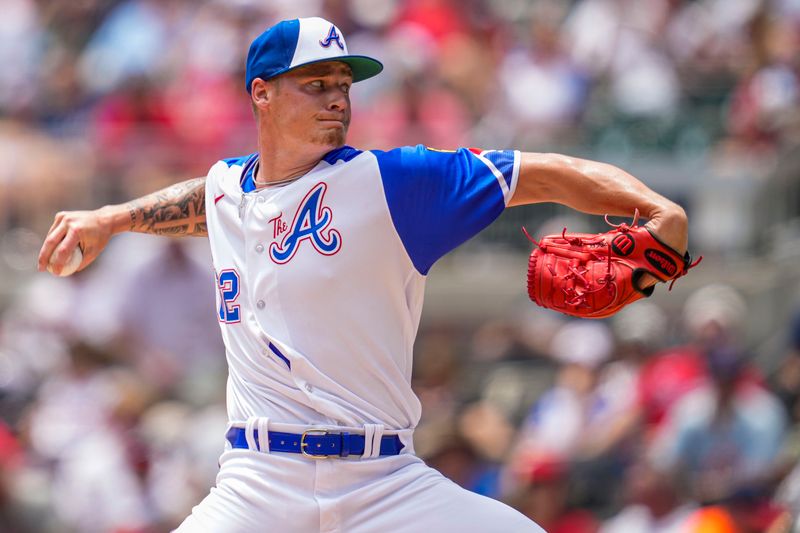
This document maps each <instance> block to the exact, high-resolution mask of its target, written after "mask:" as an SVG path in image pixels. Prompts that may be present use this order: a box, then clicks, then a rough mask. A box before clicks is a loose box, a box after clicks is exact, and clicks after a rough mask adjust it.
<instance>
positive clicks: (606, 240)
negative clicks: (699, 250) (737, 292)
mask: <svg viewBox="0 0 800 533" xmlns="http://www.w3.org/2000/svg"><path fill="white" fill-rule="evenodd" d="M638 218H639V212H638V211H637V212H636V214H635V215H634V218H633V223H632V224H631V225H630V226H629V225H628V224H619V225H617V226H615V225H614V224H611V223H610V222H609V225H611V226H614V229H613V230H611V231H609V232H606V233H599V234H588V233H567V229H566V228H564V231H563V232H562V233H561V234H560V235H547V236H545V237H543V238H542V239H541V240H540V241H538V242H537V241H535V240H533V239H532V238H531V237H530V235H528V239H530V241H531V242H533V243H534V244H535V245H536V247H535V248H534V249H533V251H532V252H531V255H530V259H529V262H528V295H529V296H530V298H531V300H533V301H534V302H535V303H536V304H537V305H540V306H541V307H546V308H548V309H554V310H556V311H560V312H562V313H564V314H567V315H571V316H576V317H580V318H605V317H609V316H611V315H613V314H614V313H616V312H617V311H619V310H620V309H622V308H623V307H625V306H626V305H628V304H629V303H632V302H635V301H636V300H639V299H641V298H644V297H647V296H650V295H651V294H652V293H653V290H654V287H652V286H651V287H647V288H640V287H639V286H638V281H639V280H640V279H641V278H642V276H643V275H644V274H650V275H651V276H653V277H654V278H656V279H657V280H659V281H662V282H666V281H670V280H672V282H673V283H674V281H675V280H676V279H678V278H679V277H681V276H683V275H685V274H686V273H687V272H688V271H689V269H690V268H692V267H694V266H695V265H697V263H699V262H700V259H702V257H701V258H700V259H698V260H697V261H696V262H695V263H692V260H691V257H690V256H689V253H688V252H687V253H686V254H684V255H681V254H680V253H678V252H677V251H676V250H674V249H672V248H670V247H669V246H667V245H666V244H664V243H662V242H661V241H659V240H658V238H657V237H656V236H655V235H654V234H653V233H651V232H650V230H649V229H648V228H646V227H644V226H637V225H636V222H637V221H638ZM606 222H608V218H607V217H606ZM523 231H524V228H523ZM525 234H526V235H527V232H525ZM671 288H672V285H671V284H670V289H671Z"/></svg>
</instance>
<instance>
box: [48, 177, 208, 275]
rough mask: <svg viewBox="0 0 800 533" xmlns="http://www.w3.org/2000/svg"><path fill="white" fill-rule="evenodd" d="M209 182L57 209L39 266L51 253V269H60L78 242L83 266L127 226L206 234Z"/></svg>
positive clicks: (192, 182) (193, 181)
mask: <svg viewBox="0 0 800 533" xmlns="http://www.w3.org/2000/svg"><path fill="white" fill-rule="evenodd" d="M205 183H206V179H205V178H194V179H190V180H188V181H184V182H181V183H176V184H175V185H171V186H169V187H167V188H165V189H162V190H160V191H157V192H154V193H152V194H148V195H147V196H143V197H141V198H138V199H136V200H132V201H130V202H128V203H126V204H119V205H110V206H105V207H102V208H100V209H97V210H94V211H65V212H61V213H58V214H57V215H56V217H55V221H54V222H53V225H52V226H51V227H50V231H48V233H47V237H46V238H45V241H44V243H43V244H42V249H41V251H40V252H39V270H40V271H44V270H45V269H46V268H47V265H48V263H49V262H50V259H51V257H52V263H53V270H54V271H55V272H60V271H61V268H63V266H64V264H66V262H67V259H68V258H69V257H70V255H71V254H72V250H73V249H74V248H75V247H76V246H78V245H80V247H81V250H82V251H83V262H82V263H81V266H80V269H79V270H82V269H84V268H85V267H86V266H88V265H89V264H90V263H91V262H92V261H94V260H95V259H96V258H97V256H98V255H99V254H100V252H101V251H102V250H103V248H105V246H106V245H107V244H108V241H109V240H110V239H111V237H112V236H114V235H116V234H117V233H122V232H125V231H133V232H138V233H151V234H153V235H168V236H175V237H178V236H184V235H195V236H205V235H208V229H207V227H206V207H205V205H206V204H205V198H206V189H205Z"/></svg>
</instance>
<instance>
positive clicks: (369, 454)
mask: <svg viewBox="0 0 800 533" xmlns="http://www.w3.org/2000/svg"><path fill="white" fill-rule="evenodd" d="M383 430H384V427H383V424H364V454H363V455H362V456H361V457H363V458H373V457H378V456H380V454H381V439H382V438H383Z"/></svg>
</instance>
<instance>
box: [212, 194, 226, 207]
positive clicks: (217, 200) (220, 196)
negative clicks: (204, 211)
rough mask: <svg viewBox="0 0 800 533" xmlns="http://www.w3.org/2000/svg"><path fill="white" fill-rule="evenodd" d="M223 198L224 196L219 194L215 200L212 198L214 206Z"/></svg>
mask: <svg viewBox="0 0 800 533" xmlns="http://www.w3.org/2000/svg"><path fill="white" fill-rule="evenodd" d="M223 196H225V195H224V194H220V195H219V196H217V197H216V198H214V205H217V202H219V201H220V200H222V197H223Z"/></svg>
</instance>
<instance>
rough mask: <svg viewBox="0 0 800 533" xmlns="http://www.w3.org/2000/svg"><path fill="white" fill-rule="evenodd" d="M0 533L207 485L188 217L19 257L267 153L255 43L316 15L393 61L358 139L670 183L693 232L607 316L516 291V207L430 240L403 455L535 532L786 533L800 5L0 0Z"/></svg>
mask: <svg viewBox="0 0 800 533" xmlns="http://www.w3.org/2000/svg"><path fill="white" fill-rule="evenodd" d="M1 7H2V9H0V65H2V68H0V313H2V314H0V531H3V532H9V533H18V532H19V533H27V532H64V531H66V532H69V531H75V532H87V533H94V532H97V533H105V532H113V533H123V532H125V533H150V532H160V531H168V530H169V529H170V528H172V527H174V526H175V525H176V524H178V523H179V522H180V520H181V519H182V518H183V517H184V516H185V515H186V514H188V513H189V512H190V509H191V507H192V505H194V504H196V503H197V502H199V501H200V499H201V498H202V497H203V496H204V495H205V494H206V493H207V491H208V489H209V487H210V486H211V485H212V484H213V482H214V477H215V473H216V470H217V462H216V461H217V457H218V455H219V453H220V452H221V450H222V445H223V432H224V428H225V423H226V416H225V409H224V390H225V386H224V385H225V378H226V371H225V362H224V350H223V347H222V344H221V341H220V338H219V331H218V327H217V324H216V323H215V315H214V309H215V307H214V288H213V273H212V270H211V266H210V262H209V252H208V246H207V242H206V241H205V240H204V239H184V240H168V239H157V238H154V237H148V236H134V235H124V236H120V237H117V238H115V239H114V240H113V241H112V244H111V245H110V247H109V248H108V250H107V252H106V253H105V254H104V255H103V256H102V257H101V258H100V260H98V261H97V263H96V264H95V265H93V266H92V267H91V268H89V269H87V270H86V271H84V272H82V273H79V274H77V275H75V276H72V277H70V278H65V279H57V278H55V277H52V276H49V275H47V274H40V273H36V272H35V261H36V254H37V252H38V247H39V245H40V243H41V240H42V238H43V236H44V235H45V233H46V231H47V229H48V227H49V225H50V223H51V221H52V218H53V215H54V213H55V212H56V211H58V210H63V209H87V208H94V207H98V206H100V205H104V204H108V203H116V202H121V201H124V200H127V199H130V198H131V197H135V196H139V195H141V194H143V193H145V192H150V191H152V190H154V189H155V188H159V187H162V186H166V185H167V184H170V183H173V182H175V181H179V180H183V179H187V178H189V177H193V176H202V175H205V173H206V171H207V169H208V168H209V167H210V166H211V164H213V163H214V162H215V161H216V160H218V159H220V158H223V157H231V156H234V155H242V154H246V153H250V152H253V151H254V150H255V128H254V125H253V122H252V115H251V111H250V107H249V101H248V99H247V96H246V93H245V91H244V87H243V81H242V80H243V69H244V57H245V54H246V50H247V46H248V45H249V42H250V41H251V40H252V39H253V38H254V37H255V36H256V35H257V34H258V33H260V32H261V31H263V29H264V28H265V27H267V26H269V25H271V24H272V23H274V22H276V21H277V20H280V19H282V18H293V17H296V16H312V15H321V16H324V17H326V18H329V19H330V20H332V21H335V22H336V24H337V25H338V26H339V27H340V28H341V30H342V31H343V32H344V33H345V35H346V36H347V42H348V47H349V48H350V51H351V52H353V53H358V52H365V53H369V54H370V55H373V56H375V57H378V58H380V59H381V60H383V61H384V63H385V65H386V70H385V71H384V73H383V74H381V76H379V77H377V78H375V79H373V80H369V81H366V82H364V83H361V84H359V85H357V86H356V87H355V88H354V90H353V94H352V98H353V105H354V112H353V123H352V126H351V133H350V138H349V144H352V145H354V146H356V147H359V148H362V149H371V148H389V147H394V146H397V145H403V144H417V143H423V144H426V145H429V146H433V147H437V148H452V147H456V146H482V147H485V148H519V149H523V150H530V151H559V152H565V153H570V154H573V155H577V156H582V157H589V158H594V159H600V160H603V161H607V162H611V163H615V164H618V165H620V166H622V167H623V168H625V169H627V170H629V171H631V172H632V173H634V174H635V175H637V176H638V177H639V178H640V179H642V180H643V181H645V182H646V183H647V184H649V185H650V186H651V187H653V188H655V189H656V190H658V191H660V192H663V193H664V194H667V195H668V196H670V197H671V198H674V199H676V200H677V201H679V202H680V203H681V204H682V205H683V206H684V207H685V208H686V210H687V212H688V213H689V216H690V221H691V244H692V248H693V249H694V250H695V251H696V252H699V253H702V254H703V255H704V256H705V259H704V261H703V263H701V265H700V266H699V267H697V268H696V269H695V270H693V271H692V275H691V276H688V277H686V278H684V279H682V280H680V281H679V282H678V284H677V285H676V287H675V290H673V291H672V292H671V293H669V294H667V293H666V288H660V289H659V291H657V292H658V294H657V295H656V296H655V297H653V298H651V299H650V300H648V301H644V302H638V303H636V304H634V305H632V306H630V308H628V309H626V310H625V311H624V312H623V313H621V314H620V315H619V316H617V317H615V318H614V319H613V320H606V321H600V322H583V321H575V320H567V319H566V318H565V317H562V316H560V315H557V314H554V313H551V312H546V311H542V310H539V309H537V308H535V307H534V306H533V304H532V303H530V302H527V301H526V299H525V296H524V290H525V289H524V271H525V266H526V254H527V252H528V251H529V246H530V245H529V243H528V242H527V240H526V239H525V238H524V237H523V236H522V234H521V232H520V226H521V225H523V224H525V225H526V226H527V227H528V228H529V230H534V232H535V233H538V234H542V233H549V232H553V231H560V230H561V228H562V227H564V226H569V228H570V230H575V231H588V230H598V231H600V230H603V227H604V224H603V222H602V220H600V221H598V220H596V219H598V218H599V217H584V216H579V215H577V214H575V213H571V212H569V211H567V210H565V209H562V208H558V207H556V206H534V207H525V208H517V209H514V210H511V211H509V212H507V213H505V214H504V215H503V216H502V217H501V218H500V220H498V221H497V223H495V224H494V225H493V226H492V227H490V228H489V229H488V230H486V231H485V232H484V233H483V234H482V235H480V236H478V237H477V238H476V239H474V240H473V241H471V242H470V243H468V244H467V245H465V246H464V247H463V248H462V249H460V250H458V251H457V252H455V253H454V254H452V255H451V256H448V257H446V258H444V259H443V260H442V261H441V262H440V264H439V265H437V266H436V267H435V268H434V270H433V272H432V274H431V275H430V279H429V286H428V299H427V302H426V303H427V308H426V311H425V314H424V316H423V322H422V326H421V331H420V336H419V339H418V342H417V345H416V352H415V370H414V386H415V390H416V391H417V393H418V394H419V395H420V397H421V400H422V403H423V412H424V414H423V419H422V422H421V424H420V427H419V428H418V430H417V433H416V444H417V448H418V450H419V452H420V454H421V455H422V456H423V457H425V458H426V460H427V461H428V462H429V463H430V464H432V465H433V466H435V467H436V468H439V469H440V470H441V471H442V472H444V473H445V474H446V475H448V476H449V477H451V478H452V479H453V480H455V481H456V482H457V483H459V484H461V485H463V486H464V487H467V488H468V489H470V490H474V491H476V492H479V493H482V494H486V495H489V496H491V497H494V498H498V499H502V500H504V501H506V502H508V503H509V504H511V505H513V506H514V507H516V508H517V509H519V510H520V511H522V512H523V513H525V514H526V515H528V516H530V517H531V518H533V519H535V520H536V521H537V522H539V523H540V524H541V525H542V526H543V527H545V528H546V529H547V530H548V531H549V532H551V533H583V532H603V533H638V532H642V533H651V532H655V533H659V532H660V533H667V532H670V533H677V532H684V531H687V532H701V531H702V532H711V531H714V532H742V533H748V532H760V531H771V532H777V531H800V529H797V528H795V526H794V525H793V520H794V517H795V516H796V512H797V511H800V467H797V466H796V465H797V464H798V459H799V458H800V431H798V430H799V429H800V426H799V425H798V421H800V313H798V312H797V310H798V304H800V290H798V289H799V288H800V268H798V267H797V264H798V261H799V260H800V186H798V182H800V1H798V0H563V1H558V0H407V1H401V0H193V1H190V0H121V1H120V0H72V1H59V0H3V2H2V5H1Z"/></svg>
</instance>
